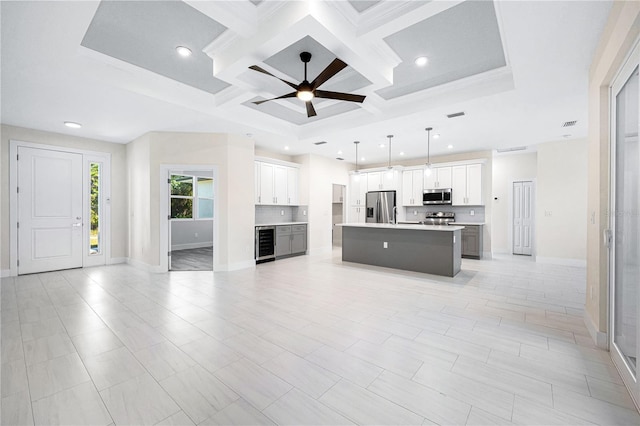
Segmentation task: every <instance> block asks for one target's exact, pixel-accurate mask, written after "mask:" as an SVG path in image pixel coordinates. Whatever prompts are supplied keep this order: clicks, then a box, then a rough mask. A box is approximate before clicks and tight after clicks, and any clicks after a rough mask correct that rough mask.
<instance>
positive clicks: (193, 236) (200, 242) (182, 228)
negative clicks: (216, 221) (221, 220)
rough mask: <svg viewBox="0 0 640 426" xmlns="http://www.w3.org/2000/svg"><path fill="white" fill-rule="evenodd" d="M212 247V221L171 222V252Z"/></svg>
mask: <svg viewBox="0 0 640 426" xmlns="http://www.w3.org/2000/svg"><path fill="white" fill-rule="evenodd" d="M211 246H213V220H211V219H197V220H172V221H171V250H184V249H192V248H200V247H211Z"/></svg>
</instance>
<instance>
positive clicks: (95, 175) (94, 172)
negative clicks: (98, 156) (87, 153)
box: [89, 163, 102, 255]
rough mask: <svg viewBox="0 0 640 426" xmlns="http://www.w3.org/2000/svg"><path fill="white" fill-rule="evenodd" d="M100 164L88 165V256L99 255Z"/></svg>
mask: <svg viewBox="0 0 640 426" xmlns="http://www.w3.org/2000/svg"><path fill="white" fill-rule="evenodd" d="M101 166H102V165H101V163H89V168H90V169H89V172H90V178H91V183H90V188H91V190H90V194H91V204H90V207H89V210H90V212H91V226H90V228H89V254H90V255H92V254H100V252H101V246H100V210H101V205H100V204H101V203H100V180H101V179H102V176H101V171H102V170H101V168H102V167H101Z"/></svg>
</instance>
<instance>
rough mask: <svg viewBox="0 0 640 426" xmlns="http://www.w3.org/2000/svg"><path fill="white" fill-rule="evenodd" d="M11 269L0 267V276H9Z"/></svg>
mask: <svg viewBox="0 0 640 426" xmlns="http://www.w3.org/2000/svg"><path fill="white" fill-rule="evenodd" d="M10 276H11V269H2V270H0V278H5V277H10Z"/></svg>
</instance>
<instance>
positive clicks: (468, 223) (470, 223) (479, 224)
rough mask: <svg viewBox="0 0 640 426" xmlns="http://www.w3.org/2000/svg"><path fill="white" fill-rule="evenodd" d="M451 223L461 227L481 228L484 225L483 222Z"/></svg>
mask: <svg viewBox="0 0 640 426" xmlns="http://www.w3.org/2000/svg"><path fill="white" fill-rule="evenodd" d="M451 223H453V224H455V225H462V226H481V225H484V224H485V223H484V222H458V221H455V222H451Z"/></svg>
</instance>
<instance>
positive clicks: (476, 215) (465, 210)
mask: <svg viewBox="0 0 640 426" xmlns="http://www.w3.org/2000/svg"><path fill="white" fill-rule="evenodd" d="M404 209H405V213H406V216H405V217H406V220H422V219H424V217H425V215H426V214H427V212H453V213H455V215H456V222H479V223H484V221H485V219H484V207H483V206H418V207H404ZM414 211H416V212H417V213H418V214H417V215H414V214H413V212H414ZM471 211H473V216H472V215H471Z"/></svg>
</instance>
